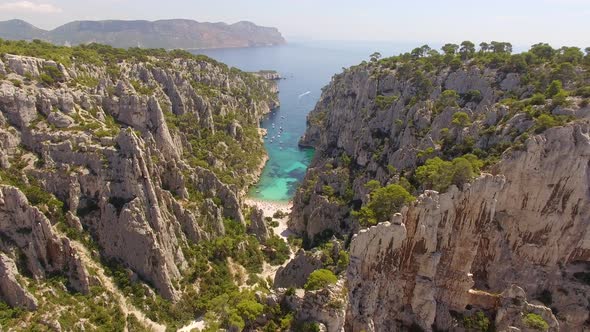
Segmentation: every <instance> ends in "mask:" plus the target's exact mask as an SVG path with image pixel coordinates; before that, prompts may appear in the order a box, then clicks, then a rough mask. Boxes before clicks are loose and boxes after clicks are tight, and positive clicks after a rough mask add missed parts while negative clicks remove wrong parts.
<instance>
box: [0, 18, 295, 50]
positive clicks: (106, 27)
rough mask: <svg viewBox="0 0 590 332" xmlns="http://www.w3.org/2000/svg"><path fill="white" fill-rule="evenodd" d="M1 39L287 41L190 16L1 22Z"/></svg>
mask: <svg viewBox="0 0 590 332" xmlns="http://www.w3.org/2000/svg"><path fill="white" fill-rule="evenodd" d="M0 38H3V39H9V40H33V39H41V40H44V41H48V42H51V43H53V44H57V45H80V44H88V43H101V44H107V45H110V46H113V47H121V48H128V47H143V48H166V49H172V48H176V49H178V48H180V49H210V48H237V47H256V46H274V45H281V44H284V43H286V41H285V39H284V38H283V36H282V35H281V33H280V32H279V30H278V29H277V28H273V27H263V26H258V25H256V24H255V23H252V22H249V21H240V22H236V23H233V24H227V23H224V22H215V23H210V22H197V21H194V20H190V19H164V20H156V21H148V20H100V21H88V20H80V21H72V22H69V23H66V24H63V25H61V26H59V27H57V28H55V29H53V30H43V29H40V28H37V27H36V26H34V25H32V24H30V23H28V22H26V21H24V20H20V19H14V20H8V21H2V22H0Z"/></svg>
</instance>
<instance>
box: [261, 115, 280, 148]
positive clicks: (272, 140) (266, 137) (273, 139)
mask: <svg viewBox="0 0 590 332" xmlns="http://www.w3.org/2000/svg"><path fill="white" fill-rule="evenodd" d="M284 119H285V116H281V121H282V120H284ZM272 131H273V132H276V135H272V136H270V137H269V135H270V134H269V133H268V132H267V133H266V135H264V139H266V140H269V143H271V144H272V143H274V141H275V140H279V141H278V143H279V145H281V147H280V149H281V150H282V149H283V147H282V145H283V141H281V140H280V138H281V135H282V134H283V131H284V129H283V127H282V126H279V127H278V129H277V125H276V124H275V123H274V122H273V123H272Z"/></svg>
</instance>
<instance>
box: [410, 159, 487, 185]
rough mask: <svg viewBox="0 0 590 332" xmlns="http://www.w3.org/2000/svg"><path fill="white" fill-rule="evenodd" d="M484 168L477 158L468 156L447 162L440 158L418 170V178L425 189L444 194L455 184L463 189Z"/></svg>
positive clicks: (429, 161)
mask: <svg viewBox="0 0 590 332" xmlns="http://www.w3.org/2000/svg"><path fill="white" fill-rule="evenodd" d="M482 166H483V162H482V161H480V160H479V159H478V158H477V156H475V155H472V154H466V155H463V156H462V157H457V158H455V159H453V160H452V161H445V160H442V159H440V158H439V157H435V158H432V159H428V160H427V161H426V163H425V164H424V165H423V166H420V167H418V168H417V169H416V178H417V179H418V181H419V182H420V183H421V184H422V186H423V187H424V188H425V189H433V190H436V191H438V192H444V191H446V190H447V188H448V187H449V186H450V185H452V184H454V185H456V186H458V187H461V186H462V185H464V184H465V183H467V182H470V181H471V180H473V178H475V177H476V176H477V175H479V170H480V168H481V167H482Z"/></svg>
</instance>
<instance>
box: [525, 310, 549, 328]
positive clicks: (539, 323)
mask: <svg viewBox="0 0 590 332" xmlns="http://www.w3.org/2000/svg"><path fill="white" fill-rule="evenodd" d="M522 322H523V323H524V324H525V325H526V326H528V327H530V328H532V329H535V330H539V331H547V330H548V329H549V324H547V322H546V321H545V320H544V319H543V317H541V316H540V315H537V314H534V313H528V314H526V315H525V316H524V317H523V319H522Z"/></svg>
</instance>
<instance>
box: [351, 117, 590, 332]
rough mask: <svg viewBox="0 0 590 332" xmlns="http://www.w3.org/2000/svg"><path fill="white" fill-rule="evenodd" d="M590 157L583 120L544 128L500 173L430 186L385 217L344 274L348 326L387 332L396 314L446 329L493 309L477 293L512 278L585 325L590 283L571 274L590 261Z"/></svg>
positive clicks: (576, 325)
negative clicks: (467, 314)
mask: <svg viewBox="0 0 590 332" xmlns="http://www.w3.org/2000/svg"><path fill="white" fill-rule="evenodd" d="M557 146H558V147H559V148H558V149H556V147H557ZM566 156H567V157H566ZM589 162H590V127H589V126H588V124H576V125H570V126H567V127H563V128H555V129H549V130H548V131H547V132H545V134H543V135H539V136H535V137H532V138H531V139H529V140H528V141H527V142H526V150H524V151H511V152H507V154H506V155H505V157H504V159H503V160H502V161H501V162H500V164H499V165H498V171H499V172H500V173H501V174H502V175H496V176H494V175H484V176H482V177H481V178H479V179H477V180H476V181H475V182H473V183H471V184H470V185H466V186H465V188H464V189H463V190H462V191H461V190H458V189H457V188H453V189H451V190H450V191H449V192H447V193H444V194H438V193H436V192H426V193H425V194H423V195H422V196H420V198H419V199H418V201H417V202H416V203H414V204H412V205H411V206H409V207H407V208H405V209H404V210H402V212H401V214H398V215H396V216H394V217H393V219H392V221H391V223H386V224H380V225H378V226H376V227H372V228H370V229H369V230H363V231H361V232H360V233H359V234H358V235H357V236H355V237H354V238H353V240H352V243H351V248H350V253H351V265H350V267H349V269H348V274H347V275H348V281H349V285H350V287H351V288H350V294H351V307H350V316H349V322H350V324H351V325H350V326H351V328H352V329H354V330H358V329H369V328H372V329H375V330H379V331H381V330H387V328H386V327H387V326H388V324H389V321H390V319H391V318H392V317H395V318H396V319H397V320H399V321H400V324H405V325H407V326H409V325H411V324H412V323H416V324H418V325H420V326H421V327H423V328H424V329H429V328H430V327H431V326H436V327H438V328H443V329H448V328H452V327H454V326H456V325H457V321H456V318H457V317H453V316H452V313H453V312H462V311H463V310H465V308H466V307H468V306H469V307H473V308H474V309H475V308H479V309H482V310H492V311H493V310H496V309H497V306H496V304H494V303H492V305H491V306H489V307H486V306H479V305H480V303H482V302H483V301H480V300H479V299H478V297H479V296H480V295H479V294H480V293H477V292H474V291H476V290H477V291H484V292H487V293H500V292H502V291H503V290H504V289H507V288H509V287H510V286H511V285H512V284H518V285H519V286H520V287H522V288H523V289H524V290H525V292H526V294H527V295H528V297H529V298H538V297H540V296H541V294H543V293H548V294H551V298H552V303H551V306H552V308H553V310H554V312H555V313H556V315H557V317H558V318H559V319H560V322H561V327H562V328H564V329H565V330H578V329H582V327H583V326H584V325H585V324H586V320H587V318H588V311H587V309H586V308H587V305H588V303H587V296H586V295H584V294H588V292H590V287H589V286H588V285H587V284H585V283H583V282H581V281H579V280H577V279H576V277H575V276H574V273H575V272H580V271H586V269H587V268H588V266H587V264H588V260H589V259H590V256H588V249H589V248H588V243H589V242H588V237H589V234H588V231H589V227H588V222H589V220H588V216H589V215H590V201H589V200H588V188H589V185H590V183H589V180H590V178H589V177H588V175H589V174H590V168H589V165H590V164H589ZM528 188H537V189H536V190H535V191H534V192H531V191H530V190H528ZM532 197H534V198H532ZM376 285H377V286H376ZM352 294H354V295H352ZM484 294H485V293H484ZM574 294H578V295H575V296H574ZM482 296H485V295H482ZM383 301H385V302H386V303H387V305H383V304H382V305H376V304H377V303H384V302H383Z"/></svg>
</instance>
